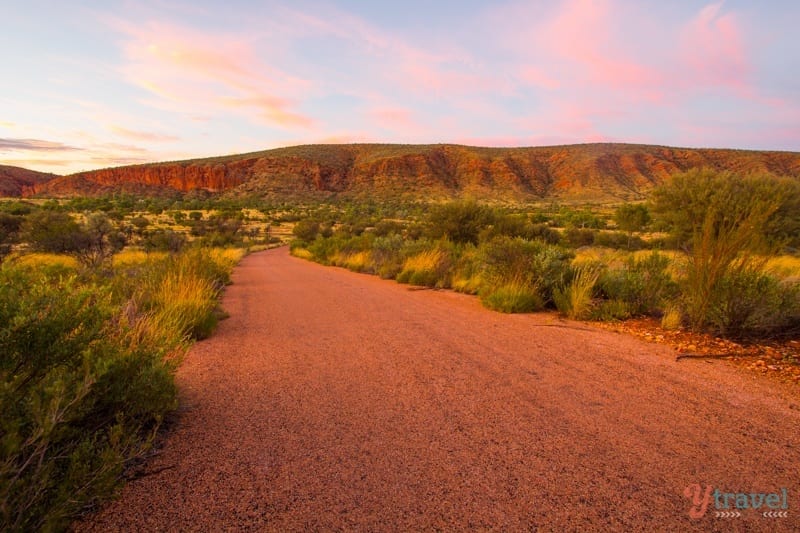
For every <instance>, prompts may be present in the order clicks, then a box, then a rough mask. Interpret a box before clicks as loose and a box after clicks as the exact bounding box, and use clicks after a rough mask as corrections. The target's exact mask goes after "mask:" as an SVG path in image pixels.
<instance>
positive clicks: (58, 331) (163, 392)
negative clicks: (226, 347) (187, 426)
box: [0, 267, 175, 531]
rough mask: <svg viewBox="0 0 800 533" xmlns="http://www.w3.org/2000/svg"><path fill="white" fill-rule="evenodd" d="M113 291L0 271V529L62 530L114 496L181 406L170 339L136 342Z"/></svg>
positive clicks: (72, 280)
mask: <svg viewBox="0 0 800 533" xmlns="http://www.w3.org/2000/svg"><path fill="white" fill-rule="evenodd" d="M132 330H133V327H132V325H131V322H129V321H128V320H127V319H126V318H125V316H124V315H123V316H119V315H118V314H117V311H116V310H115V307H114V306H113V304H112V299H111V292H110V291H109V290H107V289H104V288H102V287H97V286H94V285H81V284H80V283H79V282H78V280H77V278H75V277H74V276H73V277H64V276H59V277H55V278H52V277H49V276H47V275H45V274H42V273H41V272H36V271H33V270H22V269H19V268H16V267H4V268H2V269H0V354H2V357H0V412H2V419H0V424H1V425H0V444H2V445H1V446H0V527H2V529H3V530H32V531H35V530H54V529H55V530H59V529H63V528H64V527H65V526H66V523H67V521H68V520H69V518H70V516H71V515H72V514H74V513H75V512H77V511H78V510H80V509H81V508H82V507H83V506H84V505H87V504H89V503H92V502H95V501H97V500H99V499H102V498H106V497H108V496H110V495H111V494H113V489H114V487H115V486H116V484H117V483H118V482H119V479H120V474H121V472H122V469H123V467H124V465H125V463H126V461H128V460H130V459H132V458H134V457H137V456H140V455H141V454H142V453H143V452H144V451H146V450H147V448H148V446H149V444H150V442H151V440H152V435H153V432H154V431H155V429H156V428H157V427H158V425H159V423H160V421H161V420H162V418H163V416H164V414H165V413H166V412H167V411H169V410H170V409H172V408H174V406H175V387H174V384H173V380H172V373H173V367H172V366H171V365H170V364H169V362H168V360H167V358H166V357H165V355H166V353H167V351H170V350H172V349H173V348H174V345H170V344H162V343H161V342H160V341H161V339H158V342H155V341H153V340H152V339H146V338H137V337H136V336H134V335H132V334H131V331H132Z"/></svg>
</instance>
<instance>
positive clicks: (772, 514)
mask: <svg viewBox="0 0 800 533" xmlns="http://www.w3.org/2000/svg"><path fill="white" fill-rule="evenodd" d="M763 516H765V517H766V518H786V517H787V516H789V511H765V512H764V513H763Z"/></svg>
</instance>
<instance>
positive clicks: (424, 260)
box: [397, 241, 453, 288]
mask: <svg viewBox="0 0 800 533" xmlns="http://www.w3.org/2000/svg"><path fill="white" fill-rule="evenodd" d="M452 264H453V257H452V247H451V246H449V245H448V243H447V242H446V241H440V242H438V243H435V244H433V247H432V248H430V249H426V250H423V251H420V252H419V253H416V254H414V255H411V256H410V257H408V258H407V259H406V260H405V262H404V263H403V269H402V270H401V271H400V273H399V274H398V275H397V281H399V282H400V283H410V284H411V285H423V286H426V287H439V288H446V287H449V286H450V273H451V272H450V270H451V268H452Z"/></svg>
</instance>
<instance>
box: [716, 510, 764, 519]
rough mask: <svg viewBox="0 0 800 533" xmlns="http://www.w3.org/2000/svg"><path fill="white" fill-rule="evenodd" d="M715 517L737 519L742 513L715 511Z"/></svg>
mask: <svg viewBox="0 0 800 533" xmlns="http://www.w3.org/2000/svg"><path fill="white" fill-rule="evenodd" d="M765 514H766V513H765ZM715 515H716V517H717V518H739V517H740V516H742V513H740V512H739V511H717V512H716V513H715Z"/></svg>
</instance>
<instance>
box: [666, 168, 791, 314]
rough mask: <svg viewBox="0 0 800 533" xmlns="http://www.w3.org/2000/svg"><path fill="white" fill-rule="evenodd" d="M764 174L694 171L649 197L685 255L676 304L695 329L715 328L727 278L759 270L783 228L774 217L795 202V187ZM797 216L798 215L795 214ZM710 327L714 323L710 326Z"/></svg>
mask: <svg viewBox="0 0 800 533" xmlns="http://www.w3.org/2000/svg"><path fill="white" fill-rule="evenodd" d="M788 183H789V182H787V181H786V180H781V179H778V178H773V177H769V176H746V177H738V176H735V175H732V174H730V173H726V172H722V173H717V172H713V171H710V170H695V171H690V172H687V173H684V174H678V175H676V176H674V177H673V178H672V180H671V181H670V182H669V183H667V184H665V185H663V186H662V187H660V188H658V189H657V190H656V192H655V194H654V210H655V212H656V213H657V214H658V216H660V217H661V218H662V219H663V220H665V221H667V222H668V223H670V225H671V227H672V228H673V231H674V232H675V234H676V235H677V236H678V237H679V238H680V239H681V240H682V241H683V242H685V243H687V244H686V245H685V249H686V250H687V253H688V255H689V260H688V263H687V268H686V276H685V278H684V279H683V281H682V285H683V287H682V293H683V294H682V296H683V297H682V302H683V306H684V310H685V312H686V315H687V318H688V320H689V322H690V325H691V326H692V328H693V329H695V330H706V329H714V328H716V329H718V328H719V327H720V326H719V324H717V322H718V320H716V319H715V318H714V313H715V306H716V305H717V304H716V303H715V302H717V301H718V300H719V299H720V297H721V294H724V293H725V292H726V287H727V284H728V283H729V281H728V280H739V279H746V278H747V275H748V274H747V273H748V272H756V271H759V270H761V267H763V263H765V260H764V259H763V256H760V255H758V254H759V253H760V254H765V253H767V252H769V251H770V250H771V249H774V247H775V246H776V244H775V239H776V238H778V236H779V235H780V233H781V231H782V230H783V229H785V225H784V226H782V227H781V226H776V225H775V224H776V219H775V218H774V215H775V214H776V213H778V212H779V211H780V210H781V209H783V208H784V206H785V205H787V204H793V203H794V202H796V201H797V199H796V195H797V194H800V193H798V189H797V188H796V187H793V186H790V185H788ZM798 216H800V215H798ZM715 324H716V325H715Z"/></svg>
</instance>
